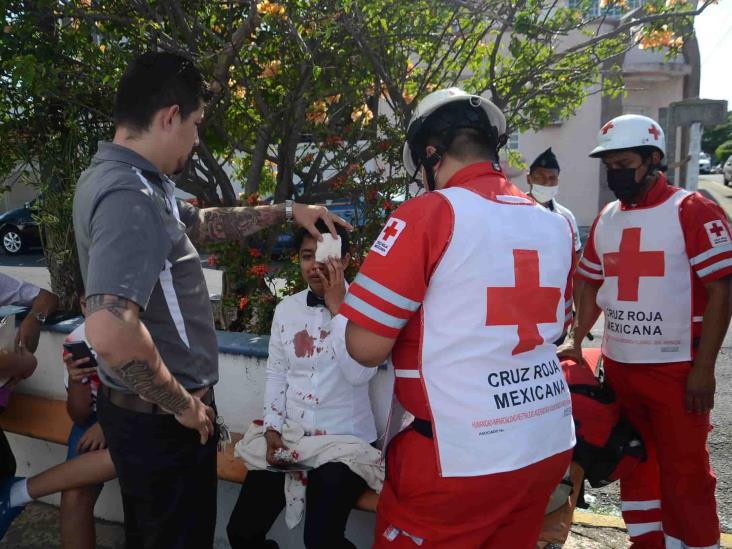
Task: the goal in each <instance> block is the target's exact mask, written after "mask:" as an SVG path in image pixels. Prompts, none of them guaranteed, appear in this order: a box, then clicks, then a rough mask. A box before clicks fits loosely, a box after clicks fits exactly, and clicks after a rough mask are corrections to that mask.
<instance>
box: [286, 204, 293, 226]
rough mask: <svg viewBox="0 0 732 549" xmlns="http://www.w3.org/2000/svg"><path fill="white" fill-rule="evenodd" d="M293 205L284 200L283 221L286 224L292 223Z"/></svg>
mask: <svg viewBox="0 0 732 549" xmlns="http://www.w3.org/2000/svg"><path fill="white" fill-rule="evenodd" d="M294 204H295V202H294V201H292V200H285V221H287V222H288V223H292V221H293V211H292V206H293V205H294Z"/></svg>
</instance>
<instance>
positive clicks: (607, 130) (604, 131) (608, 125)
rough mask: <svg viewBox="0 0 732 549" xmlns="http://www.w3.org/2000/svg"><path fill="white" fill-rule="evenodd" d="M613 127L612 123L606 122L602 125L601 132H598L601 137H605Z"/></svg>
mask: <svg viewBox="0 0 732 549" xmlns="http://www.w3.org/2000/svg"><path fill="white" fill-rule="evenodd" d="M614 127H615V126H614V125H613V123H612V122H608V123H607V124H605V125H604V126H603V127H602V130H600V131H601V132H602V135H607V132H609V131H610V128H614Z"/></svg>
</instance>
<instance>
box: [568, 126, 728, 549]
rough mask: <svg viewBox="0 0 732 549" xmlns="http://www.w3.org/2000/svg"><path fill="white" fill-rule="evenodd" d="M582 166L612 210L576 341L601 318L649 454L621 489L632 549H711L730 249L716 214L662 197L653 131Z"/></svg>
mask: <svg viewBox="0 0 732 549" xmlns="http://www.w3.org/2000/svg"><path fill="white" fill-rule="evenodd" d="M590 156H592V157H594V158H599V159H600V160H601V161H602V162H603V164H604V165H605V167H606V168H607V181H608V185H609V187H610V189H611V190H612V191H613V193H614V194H615V196H616V197H617V199H618V200H616V201H614V202H611V203H610V204H608V205H607V206H606V207H605V208H603V210H602V211H601V212H600V214H599V215H598V217H597V219H595V222H594V224H593V226H592V229H591V232H590V236H589V238H588V241H587V244H586V246H585V251H584V255H583V257H582V259H581V260H580V263H579V266H578V268H577V275H578V277H579V278H580V279H581V280H584V281H585V285H584V288H583V292H582V296H581V299H580V305H579V310H578V313H577V318H576V320H575V324H574V327H573V340H572V341H568V342H567V343H565V346H564V347H563V348H562V349H560V356H574V357H577V356H580V355H579V353H581V345H580V343H581V341H582V339H583V337H584V336H585V335H586V334H587V332H588V331H589V330H590V328H591V327H592V325H593V324H594V323H595V321H596V320H597V318H598V317H599V315H600V313H601V312H604V314H605V331H604V335H603V343H602V352H603V361H604V370H605V376H606V379H607V382H608V383H609V384H610V386H611V387H612V388H613V390H614V391H615V392H616V394H617V397H618V400H619V402H620V405H621V411H622V413H623V414H624V415H625V416H626V417H627V418H628V420H629V421H630V422H631V423H632V424H633V426H634V427H635V428H636V429H637V430H638V431H639V433H640V435H641V437H642V438H643V440H644V441H645V443H646V447H647V451H648V459H647V460H646V461H645V462H644V463H642V464H641V465H640V466H639V467H637V468H636V469H635V470H634V471H633V472H632V473H631V474H630V475H628V476H627V477H625V478H623V479H622V480H621V481H620V493H621V499H622V512H623V518H624V519H625V523H626V525H627V527H628V533H629V534H630V537H631V541H632V542H633V547H634V548H644V549H645V548H663V547H666V548H671V547H679V548H681V547H687V548H696V547H698V548H702V547H703V548H715V547H719V538H720V530H719V520H718V517H717V509H716V501H715V497H714V489H715V484H716V478H715V476H714V473H713V471H712V469H711V466H710V463H709V453H708V449H707V446H706V443H707V435H708V433H709V431H710V429H711V425H710V411H711V409H712V407H713V406H714V392H715V376H714V366H715V361H716V358H717V355H718V353H719V349H720V346H721V344H722V340H723V339H724V335H725V333H726V331H727V327H728V325H729V320H730V304H729V299H730V275H732V237H731V236H730V228H729V225H728V223H727V218H726V216H725V214H724V212H723V211H722V210H721V208H720V207H719V206H718V205H717V204H715V203H713V202H712V201H710V200H708V199H706V198H704V197H703V196H701V195H700V194H698V193H692V192H688V191H685V190H683V189H680V188H678V187H674V186H672V185H669V183H668V180H667V179H666V176H665V175H664V173H663V166H662V164H663V158H664V156H665V139H664V134H663V131H662V130H661V128H660V126H659V125H658V124H657V123H656V122H655V121H654V120H652V119H650V118H648V117H645V116H639V115H624V116H620V117H617V118H614V119H612V120H610V121H609V122H608V123H607V124H605V125H604V126H603V127H602V128H601V129H600V132H599V133H598V145H597V147H596V148H595V149H594V150H593V151H592V152H591V154H590Z"/></svg>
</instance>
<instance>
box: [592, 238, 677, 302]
mask: <svg viewBox="0 0 732 549" xmlns="http://www.w3.org/2000/svg"><path fill="white" fill-rule="evenodd" d="M640 237H641V228H640V227H631V228H628V229H623V236H622V237H621V238H620V249H619V250H618V251H617V252H610V253H606V254H604V255H603V256H602V263H603V266H604V270H605V277H606V278H607V277H611V276H617V277H618V301H638V286H639V285H640V279H641V277H645V276H663V275H664V274H665V272H666V268H665V261H664V253H663V251H645V252H642V251H641V250H640Z"/></svg>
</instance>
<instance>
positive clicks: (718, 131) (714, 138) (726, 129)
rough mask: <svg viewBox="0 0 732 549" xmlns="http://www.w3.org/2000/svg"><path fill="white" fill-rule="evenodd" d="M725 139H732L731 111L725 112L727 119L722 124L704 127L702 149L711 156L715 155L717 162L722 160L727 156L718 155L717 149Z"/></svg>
mask: <svg viewBox="0 0 732 549" xmlns="http://www.w3.org/2000/svg"><path fill="white" fill-rule="evenodd" d="M727 141H732V111H730V112H728V113H727V121H726V122H725V123H724V124H720V125H719V126H715V127H713V128H705V129H704V134H703V136H702V150H703V151H704V152H706V153H708V154H710V155H712V156H716V158H717V160H718V161H719V162H724V161H725V160H727V157H726V156H724V157H722V156H719V154H717V149H718V148H719V147H720V146H721V145H722V144H723V143H726V142H727ZM723 151H724V148H723ZM728 154H729V153H728Z"/></svg>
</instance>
